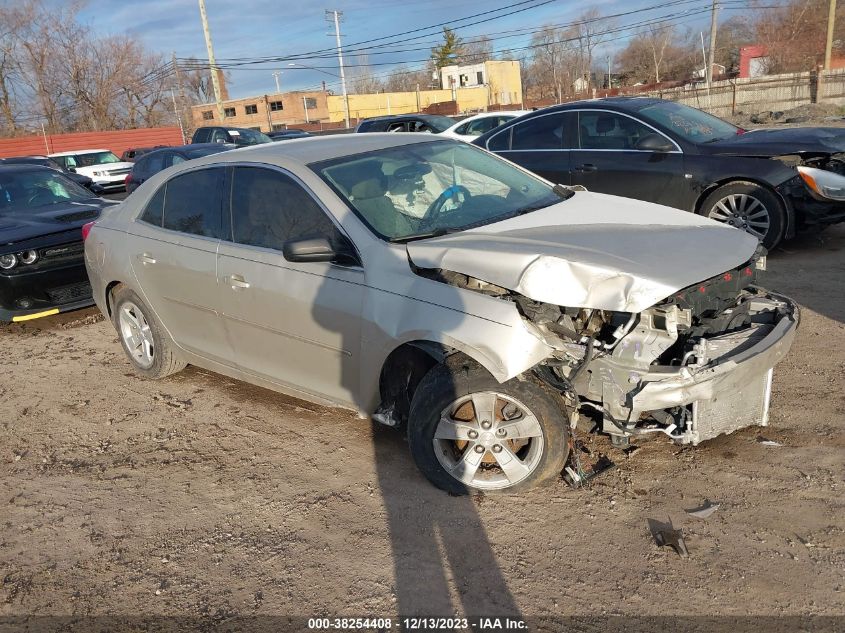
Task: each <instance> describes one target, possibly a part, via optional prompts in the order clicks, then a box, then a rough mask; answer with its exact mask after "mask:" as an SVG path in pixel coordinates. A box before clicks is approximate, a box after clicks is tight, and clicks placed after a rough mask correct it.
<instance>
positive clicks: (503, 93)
mask: <svg viewBox="0 0 845 633" xmlns="http://www.w3.org/2000/svg"><path fill="white" fill-rule="evenodd" d="M440 77H441V85H442V86H443V88H442V89H440V90H418V91H412V92H379V93H373V94H351V95H349V96H348V97H347V98H348V100H349V117H350V119H351V122H350V124H351V125H354V124H355V123H356V122H357V120H358V119H366V118H369V117H374V116H383V115H385V114H410V113H413V112H422V111H423V110H425V109H426V108H429V107H431V106H433V105H435V104H438V103H447V102H451V101H454V102H456V103H457V112H458V113H466V112H481V111H484V110H487V109H488V108H490V106H514V107H519V106H520V104H521V103H522V76H521V73H520V69H519V62H516V61H486V62H482V63H480V64H473V65H470V66H445V67H443V68H442V69H441V70H440ZM223 107H224V111H225V118H224V124H225V125H231V126H232V127H247V128H253V129H256V130H259V129H260V130H261V131H262V132H269V131H271V130H277V129H281V128H284V127H288V126H303V125H305V124H308V123H334V124H337V123H342V122H343V121H344V120H345V118H346V107H345V103H344V100H343V97H342V96H340V95H333V94H329V93H328V92H325V91H314V92H285V93H282V94H271V95H259V96H256V97H249V98H247V99H230V100H227V101H224V102H223ZM191 117H192V121H193V125H194V127H195V128H196V127H199V126H202V125H219V124H220V121H219V120H218V119H219V117H218V115H217V108H216V106H215V105H214V104H213V103H207V104H203V105H198V106H193V107H192V108H191ZM333 127H336V125H335V126H333ZM306 128H307V129H312V128H313V126H307V125H306ZM320 128H322V126H320Z"/></svg>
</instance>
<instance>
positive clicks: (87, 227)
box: [82, 221, 97, 242]
mask: <svg viewBox="0 0 845 633" xmlns="http://www.w3.org/2000/svg"><path fill="white" fill-rule="evenodd" d="M96 223H97V222H96V221H94V222H86V223H85V224H83V225H82V241H83V242H84V241H85V240H87V239H88V234H89V233H90V232H91V229H93V228H94V225H95V224H96Z"/></svg>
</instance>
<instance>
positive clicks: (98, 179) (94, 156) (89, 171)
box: [49, 149, 132, 191]
mask: <svg viewBox="0 0 845 633" xmlns="http://www.w3.org/2000/svg"><path fill="white" fill-rule="evenodd" d="M49 158H52V159H53V160H54V161H56V162H57V163H59V165H61V166H62V168H63V169H67V170H68V171H73V172H76V173H77V174H82V175H83V176H88V177H89V178H90V179H91V180H93V181H94V182H95V183H97V184H98V185H100V186H101V187H103V189H105V190H106V191H121V190H122V189H123V188H124V185H123V181H124V179H125V178H126V174H128V173H129V170H130V169H132V163H126V162H123V161H121V160H120V159H119V158H118V157H117V156H115V155H114V153H112V152H111V151H109V150H107V149H84V150H79V151H76V152H60V153H58V154H50V155H49Z"/></svg>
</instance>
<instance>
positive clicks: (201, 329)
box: [129, 225, 233, 365]
mask: <svg viewBox="0 0 845 633" xmlns="http://www.w3.org/2000/svg"><path fill="white" fill-rule="evenodd" d="M138 226H139V230H138V231H137V232H136V234H135V235H134V236H132V237H131V238H130V240H129V244H130V246H131V248H132V269H133V271H134V272H135V277H136V278H137V280H138V283H139V286H140V288H141V290H142V292H143V293H144V295H145V296H146V297H145V298H146V300H147V303H148V304H149V305H150V306H151V307H152V308H153V310H154V311H155V313H156V315H157V316H158V318H159V320H160V321H161V323H162V324H163V325H164V327H165V328H166V329H167V331H168V332H170V335H171V336H172V337H173V340H174V341H176V344H177V345H179V346H180V347H182V348H184V349H186V350H188V351H191V352H194V353H196V354H198V355H200V356H204V357H206V358H210V359H212V360H216V361H219V362H223V363H226V364H230V365H231V364H233V352H232V348H231V346H230V345H229V341H228V339H227V338H226V331H225V329H224V328H223V321H222V320H221V318H220V316H219V315H218V313H217V309H216V306H217V303H218V301H219V298H220V292H219V288H218V285H217V245H218V243H219V242H218V241H217V240H209V239H203V238H198V237H190V236H187V235H177V234H170V233H169V232H164V231H161V230H160V229H159V230H157V231H154V230H153V229H152V228H150V229H147V230H144V229H143V228H140V227H141V226H142V225H138ZM156 233H157V234H156Z"/></svg>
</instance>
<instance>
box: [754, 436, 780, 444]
mask: <svg viewBox="0 0 845 633" xmlns="http://www.w3.org/2000/svg"><path fill="white" fill-rule="evenodd" d="M757 442H758V443H759V444H762V445H763V446H783V444H781V443H780V442H775V441H774V440H769V439H766V438H765V437H763V436H762V435H758V436H757Z"/></svg>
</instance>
